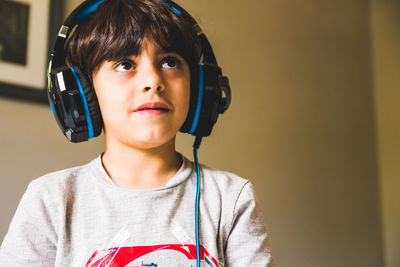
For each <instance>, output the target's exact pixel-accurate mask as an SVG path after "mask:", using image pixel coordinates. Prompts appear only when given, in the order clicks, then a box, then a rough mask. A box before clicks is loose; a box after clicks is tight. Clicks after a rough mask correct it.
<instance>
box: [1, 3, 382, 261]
mask: <svg viewBox="0 0 400 267" xmlns="http://www.w3.org/2000/svg"><path fill="white" fill-rule="evenodd" d="M79 2H80V1H77V0H73V1H72V0H68V1H67V3H66V10H67V11H69V10H71V9H72V8H73V7H75V6H76V5H77V4H78V3H79ZM178 3H180V4H182V6H184V7H185V8H186V9H187V10H188V11H189V12H190V13H191V14H192V15H193V16H194V17H195V18H196V19H197V20H198V22H199V23H200V25H202V27H203V30H204V31H205V32H206V33H207V36H208V37H209V39H210V41H211V43H212V44H213V47H214V50H215V52H216V55H217V58H218V60H219V63H220V65H221V66H222V67H223V70H224V72H225V74H227V75H228V76H229V77H230V80H231V86H232V90H233V103H232V106H231V109H230V110H229V111H228V112H227V113H226V114H224V115H223V116H221V118H220V121H219V123H218V125H217V127H216V129H215V131H214V133H213V135H212V136H211V137H209V138H207V139H205V140H204V141H203V144H202V147H201V148H200V151H199V157H200V161H201V162H203V163H206V164H208V165H212V166H214V167H217V168H222V169H226V170H230V171H233V172H235V173H238V174H239V175H242V176H244V177H247V178H249V179H251V181H252V182H253V183H254V184H255V185H256V190H257V193H258V198H259V200H260V204H261V206H262V208H263V211H264V215H265V221H266V223H267V227H268V230H269V232H270V235H271V243H272V249H273V254H274V257H275V258H276V260H277V263H278V265H279V266H327V267H329V266H374V267H375V266H383V263H382V260H383V250H382V237H381V224H380V212H381V211H380V200H379V189H378V188H379V186H378V185H379V183H378V168H377V162H378V161H377V156H376V151H375V127H374V103H373V79H372V78H371V77H372V72H371V70H372V69H373V66H372V65H371V52H370V51H371V47H370V28H369V6H368V2H367V1H363V0H358V1H356V0H354V1H345V0H339V1H320V0H308V1H300V0H291V1H289V0H248V1H239V0H235V1H234V0H202V1H193V0H180V1H178ZM0 114H4V115H1V116H0V123H1V127H2V130H1V131H0V140H1V142H3V144H2V145H3V146H4V149H2V153H1V154H0V155H1V156H0V157H1V164H2V165H1V168H2V174H1V176H2V179H0V183H1V184H0V185H1V187H0V190H1V192H0V198H1V199H0V205H1V207H0V208H1V212H2V214H4V216H2V217H1V222H0V227H1V228H0V230H1V232H0V239H1V238H2V236H3V235H4V233H5V231H6V230H5V229H6V228H7V226H8V223H9V220H10V219H11V217H12V213H13V211H14V209H15V207H16V205H17V203H18V201H19V198H20V197H21V194H22V193H23V191H24V189H25V187H26V184H27V183H28V181H29V180H30V179H32V178H33V177H36V176H38V175H41V174H43V173H45V172H48V171H51V170H55V169H59V168H63V167H68V166H72V165H75V164H80V163H83V162H86V161H87V160H89V159H90V158H91V157H94V156H95V155H96V154H97V153H99V152H100V151H101V150H102V146H103V140H102V139H99V140H96V141H93V142H88V143H87V144H79V145H72V144H68V143H67V142H66V141H65V140H64V138H63V137H62V136H61V134H60V133H58V129H57V128H56V127H57V126H56V124H55V122H54V121H53V119H52V118H51V113H50V111H49V110H48V108H45V107H42V106H37V105H33V104H25V103H17V102H12V101H7V100H0ZM27 114H29V117H28V116H27ZM26 125H27V126H26ZM191 144H192V138H191V137H189V136H185V135H180V136H179V140H178V148H179V150H181V151H183V153H184V154H185V155H187V156H189V157H190V156H191ZM21 166H23V167H21ZM5 203H7V204H5Z"/></svg>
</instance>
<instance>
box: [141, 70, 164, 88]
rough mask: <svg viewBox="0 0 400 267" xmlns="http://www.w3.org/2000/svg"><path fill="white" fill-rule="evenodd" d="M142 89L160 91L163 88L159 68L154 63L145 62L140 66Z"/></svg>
mask: <svg viewBox="0 0 400 267" xmlns="http://www.w3.org/2000/svg"><path fill="white" fill-rule="evenodd" d="M141 71H142V79H143V80H142V81H143V85H142V91H143V92H148V91H152V90H153V91H155V92H157V93H161V92H162V91H164V90H165V86H164V83H163V81H162V77H161V73H160V70H159V68H158V67H157V66H155V65H154V64H151V63H149V64H145V65H144V66H142V70H141Z"/></svg>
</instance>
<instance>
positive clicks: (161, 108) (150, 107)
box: [135, 102, 170, 114]
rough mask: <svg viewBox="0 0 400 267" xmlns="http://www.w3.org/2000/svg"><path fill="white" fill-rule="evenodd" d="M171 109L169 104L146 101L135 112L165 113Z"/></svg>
mask: <svg viewBox="0 0 400 267" xmlns="http://www.w3.org/2000/svg"><path fill="white" fill-rule="evenodd" d="M169 111H170V108H169V107H168V105H166V104H164V103H161V102H149V103H145V104H143V105H141V106H139V107H138V108H136V109H135V112H140V113H151V114H163V113H166V112H169Z"/></svg>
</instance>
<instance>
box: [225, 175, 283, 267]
mask: <svg viewBox="0 0 400 267" xmlns="http://www.w3.org/2000/svg"><path fill="white" fill-rule="evenodd" d="M225 266H226V267H236V266H237V267H239V266H240V267H242V266H257V267H261V266H262V267H266V266H268V267H272V266H275V264H274V262H273V259H272V257H271V252H270V248H269V244H268V236H267V231H266V228H265V225H264V222H263V217H262V214H261V210H260V207H259V205H258V203H257V201H256V198H255V192H254V188H253V186H252V184H251V183H250V182H247V183H246V184H245V185H244V187H243V189H242V191H241V193H240V194H239V197H238V198H237V201H236V204H235V209H234V214H233V222H232V227H231V231H230V234H229V236H228V240H227V243H226V247H225Z"/></svg>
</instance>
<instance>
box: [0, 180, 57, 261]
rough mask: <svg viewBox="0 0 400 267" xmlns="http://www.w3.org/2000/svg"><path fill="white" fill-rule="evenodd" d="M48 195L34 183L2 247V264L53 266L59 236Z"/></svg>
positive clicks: (19, 207)
mask: <svg viewBox="0 0 400 267" xmlns="http://www.w3.org/2000/svg"><path fill="white" fill-rule="evenodd" d="M48 201H49V199H46V194H45V192H43V190H41V189H40V187H39V186H35V184H33V183H31V184H30V185H29V186H28V189H27V191H26V192H25V194H24V195H23V197H22V199H21V201H20V203H19V205H18V208H17V210H16V212H15V214H14V217H13V219H12V221H11V224H10V227H9V229H8V232H7V234H6V236H5V238H4V240H3V243H2V246H1V248H0V266H16V267H19V266H35V267H36V266H38V267H39V266H40V267H43V266H54V261H55V256H56V243H57V241H56V240H57V235H56V230H55V224H54V219H55V218H54V216H55V214H53V213H52V211H51V208H49V206H48V205H46V204H48V203H46V202H48Z"/></svg>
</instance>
